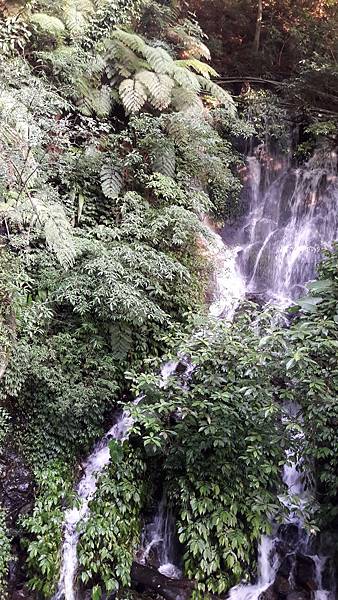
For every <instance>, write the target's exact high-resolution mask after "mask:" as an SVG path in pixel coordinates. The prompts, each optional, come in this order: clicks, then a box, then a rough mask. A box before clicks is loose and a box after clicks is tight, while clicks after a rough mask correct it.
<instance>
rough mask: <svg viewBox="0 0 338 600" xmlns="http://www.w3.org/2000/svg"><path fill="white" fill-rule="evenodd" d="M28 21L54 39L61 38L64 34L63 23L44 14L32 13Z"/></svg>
mask: <svg viewBox="0 0 338 600" xmlns="http://www.w3.org/2000/svg"><path fill="white" fill-rule="evenodd" d="M29 21H30V23H33V25H37V27H39V28H40V29H41V30H42V31H44V32H45V33H48V34H49V35H51V36H52V37H54V38H57V37H62V36H63V34H64V32H65V25H64V23H63V22H62V21H61V20H60V19H58V18H57V17H53V16H51V15H47V14H46V13H39V12H36V13H33V14H32V15H31V16H30V17H29Z"/></svg>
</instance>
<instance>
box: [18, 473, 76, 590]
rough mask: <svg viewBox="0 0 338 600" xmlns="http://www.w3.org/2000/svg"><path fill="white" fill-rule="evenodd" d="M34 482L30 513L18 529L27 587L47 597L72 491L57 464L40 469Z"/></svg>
mask: <svg viewBox="0 0 338 600" xmlns="http://www.w3.org/2000/svg"><path fill="white" fill-rule="evenodd" d="M36 479H37V484H38V489H37V497H36V502H35V506H34V510H33V514H32V515H31V516H25V517H24V518H23V519H22V527H23V530H24V534H25V535H26V536H27V538H26V545H27V554H28V556H27V566H28V569H29V572H30V574H31V579H30V580H29V586H30V588H31V589H32V590H35V591H36V592H39V593H41V594H42V595H43V597H44V598H49V597H50V596H51V595H52V594H53V592H54V591H55V586H56V583H57V580H58V577H59V570H60V548H61V540H62V523H63V520H64V511H63V509H64V507H65V504H70V503H71V502H72V501H73V492H72V484H71V480H70V478H69V472H68V470H67V468H65V466H64V465H61V464H59V463H50V464H49V465H47V467H44V469H41V470H40V471H39V472H38V473H37V474H36Z"/></svg>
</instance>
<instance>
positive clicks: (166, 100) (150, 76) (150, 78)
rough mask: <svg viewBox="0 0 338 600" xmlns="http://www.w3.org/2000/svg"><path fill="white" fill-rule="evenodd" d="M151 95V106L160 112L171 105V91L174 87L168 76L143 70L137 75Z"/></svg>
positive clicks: (137, 78) (136, 77)
mask: <svg viewBox="0 0 338 600" xmlns="http://www.w3.org/2000/svg"><path fill="white" fill-rule="evenodd" d="M135 79H136V80H137V81H140V82H141V83H142V85H144V87H145V88H146V89H147V90H148V92H149V94H150V102H151V104H152V105H153V106H154V107H155V108H157V109H158V110H164V109H166V108H168V106H169V105H170V103H171V91H172V88H173V86H174V83H173V81H172V79H171V78H170V77H169V76H168V75H159V74H157V73H153V72H152V71H146V70H142V71H139V72H138V73H137V74H136V75H135Z"/></svg>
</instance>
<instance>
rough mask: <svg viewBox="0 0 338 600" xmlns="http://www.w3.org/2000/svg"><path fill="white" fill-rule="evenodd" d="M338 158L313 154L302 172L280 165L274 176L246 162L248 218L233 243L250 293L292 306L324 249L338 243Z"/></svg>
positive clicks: (255, 162)
mask: <svg viewBox="0 0 338 600" xmlns="http://www.w3.org/2000/svg"><path fill="white" fill-rule="evenodd" d="M336 162H337V157H336V155H335V154H334V153H332V154H331V155H330V156H328V157H327V158H326V160H323V159H321V160H320V159H319V157H318V156H317V157H316V156H315V157H314V158H313V159H312V161H311V162H309V164H308V165H307V167H306V168H304V169H296V170H294V169H290V168H287V166H286V165H283V163H281V162H280V161H279V163H278V164H277V167H279V169H280V170H279V171H278V168H277V170H273V171H272V172H271V171H269V169H267V168H266V166H265V167H264V166H262V163H261V161H260V160H259V158H258V157H257V156H252V157H250V158H249V159H248V162H247V165H248V171H247V196H248V206H247V211H246V216H245V218H244V219H243V220H242V222H241V223H239V224H238V227H237V232H236V233H235V235H234V238H235V239H234V240H233V241H235V243H236V245H237V247H238V246H239V247H240V248H241V250H240V251H239V261H238V266H239V268H240V271H241V273H242V276H243V278H244V279H245V281H246V286H247V291H248V292H251V293H254V294H262V296H263V297H264V299H265V300H266V301H273V302H274V303H275V304H278V305H280V306H288V305H289V304H290V301H292V300H293V299H295V298H297V297H299V296H300V295H303V292H304V283H306V282H307V281H309V280H310V279H312V278H313V277H314V276H315V269H316V265H317V264H318V262H319V260H320V257H321V251H322V248H323V246H327V247H330V246H331V244H332V242H333V241H334V240H335V239H337V226H338V222H337V215H338V211H337V203H338V179H337V174H336V166H337V165H336Z"/></svg>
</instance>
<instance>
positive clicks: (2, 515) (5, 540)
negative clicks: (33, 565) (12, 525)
mask: <svg viewBox="0 0 338 600" xmlns="http://www.w3.org/2000/svg"><path fill="white" fill-rule="evenodd" d="M11 558H12V551H11V541H10V537H9V531H8V528H7V524H6V511H5V510H4V509H3V508H2V507H0V598H1V600H6V599H7V598H8V595H7V577H8V570H9V561H10V560H11Z"/></svg>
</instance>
